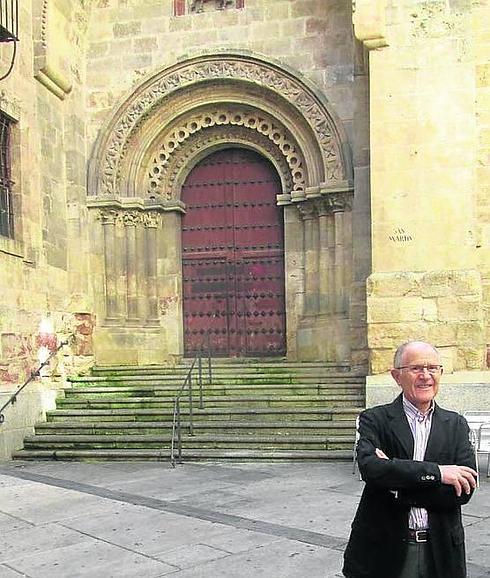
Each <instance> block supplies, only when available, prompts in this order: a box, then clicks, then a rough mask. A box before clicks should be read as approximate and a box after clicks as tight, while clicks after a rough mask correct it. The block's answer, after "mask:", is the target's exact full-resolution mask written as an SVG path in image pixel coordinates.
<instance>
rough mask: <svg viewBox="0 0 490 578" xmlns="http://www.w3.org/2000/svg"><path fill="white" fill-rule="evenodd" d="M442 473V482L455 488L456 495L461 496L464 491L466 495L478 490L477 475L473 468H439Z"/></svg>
mask: <svg viewBox="0 0 490 578" xmlns="http://www.w3.org/2000/svg"><path fill="white" fill-rule="evenodd" d="M439 470H440V471H441V482H442V483H443V484H447V485H449V486H454V491H455V492H456V495H457V496H458V497H459V496H461V494H462V492H463V491H464V492H465V493H466V494H469V493H470V492H471V489H472V488H476V477H477V475H478V474H477V473H476V472H475V470H474V469H473V468H469V467H468V466H439Z"/></svg>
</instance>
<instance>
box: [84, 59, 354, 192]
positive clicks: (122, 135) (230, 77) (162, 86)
mask: <svg viewBox="0 0 490 578" xmlns="http://www.w3.org/2000/svg"><path fill="white" fill-rule="evenodd" d="M223 81H230V82H234V83H237V82H247V83H249V82H253V83H254V85H256V86H257V88H258V89H261V90H264V91H267V92H268V93H269V94H271V93H272V95H271V96H273V95H274V93H276V94H277V97H276V98H277V99H278V100H280V101H281V102H283V101H287V102H288V103H289V105H288V106H292V107H293V108H295V109H296V111H297V113H299V114H300V115H301V116H302V117H303V118H304V120H305V121H306V122H307V124H308V125H309V126H310V128H311V130H312V131H313V134H314V135H315V137H316V141H317V145H318V147H319V151H320V153H321V156H322V159H323V167H324V168H323V170H324V173H325V174H324V179H325V181H327V182H329V183H340V182H344V181H346V180H348V179H349V178H350V174H349V172H350V168H349V167H348V162H347V161H346V159H345V158H344V157H343V156H342V152H341V138H340V133H339V129H338V128H337V126H336V125H335V123H334V121H333V118H332V116H331V115H330V114H329V112H328V111H327V108H326V104H325V103H323V102H322V100H321V98H320V97H319V96H317V95H316V94H315V92H314V91H313V90H312V89H310V88H309V87H307V86H306V85H305V84H304V83H302V82H301V81H299V80H298V79H297V78H296V77H294V76H293V75H291V74H289V73H287V72H286V71H284V70H282V69H280V68H278V67H276V66H275V65H273V64H270V63H266V62H264V61H260V60H258V59H251V58H245V57H241V56H238V55H230V54H220V55H215V56H206V57H202V58H197V59H193V60H190V61H188V62H184V63H179V64H178V65H176V66H174V67H172V68H170V69H167V70H164V71H162V72H161V73H159V74H157V75H155V76H154V77H153V78H151V79H150V80H148V81H147V82H146V83H145V84H144V85H143V86H142V87H140V89H138V90H137V91H136V92H135V93H134V95H133V96H132V97H131V98H130V99H129V101H128V102H127V103H125V104H124V105H123V106H122V107H121V108H120V109H119V110H118V111H117V112H116V114H115V116H114V118H113V120H112V122H111V123H110V125H109V127H108V130H107V131H106V132H105V134H104V135H102V137H101V139H100V140H99V142H98V143H97V147H96V148H97V149H98V150H96V151H95V154H94V155H93V158H94V161H93V163H94V167H93V168H94V169H95V171H96V174H95V175H94V176H95V182H94V183H93V187H91V192H92V193H93V194H94V193H95V194H96V195H118V194H119V185H118V181H119V178H120V175H119V168H120V165H121V161H122V159H123V158H124V156H125V154H126V152H127V151H126V148H125V147H126V143H127V142H128V140H129V139H130V138H131V136H132V134H133V133H134V131H136V130H137V129H138V126H139V124H140V123H141V122H142V121H143V120H144V119H146V118H148V117H149V116H150V115H151V114H152V113H153V112H154V111H156V110H157V109H158V108H159V106H160V105H161V103H162V101H163V99H165V98H167V97H169V96H170V95H171V94H174V93H175V92H176V91H178V90H182V89H183V88H188V87H189V88H190V87H191V86H192V85H196V84H198V83H202V82H206V83H209V82H217V83H222V82H223ZM212 122H213V120H212V119H211V121H210V123H212ZM243 122H246V119H243ZM275 125H276V126H280V122H277V123H275ZM204 126H205V124H203V127H204ZM186 128H187V130H188V127H186ZM196 130H197V128H196ZM255 130H257V129H255ZM267 130H271V128H270V127H268V128H267ZM282 137H283V135H279V134H278V136H277V139H279V140H280V139H281V138H282ZM183 138H184V139H185V138H186V136H185V135H184V136H183ZM174 148H175V147H174ZM172 150H173V149H172V147H170V146H169V143H167V148H166V150H165V151H164V152H165V153H167V152H172ZM162 160H165V158H164V159H162ZM293 164H294V163H293ZM91 168H92V167H91ZM293 178H294V175H293ZM296 178H298V179H299V178H300V177H299V175H297V177H296Z"/></svg>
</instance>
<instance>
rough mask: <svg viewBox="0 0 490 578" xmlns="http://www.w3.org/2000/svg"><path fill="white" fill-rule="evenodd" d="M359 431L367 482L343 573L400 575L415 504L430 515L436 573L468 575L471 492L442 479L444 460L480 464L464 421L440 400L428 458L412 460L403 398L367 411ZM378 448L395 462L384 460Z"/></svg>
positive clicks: (361, 577)
mask: <svg viewBox="0 0 490 578" xmlns="http://www.w3.org/2000/svg"><path fill="white" fill-rule="evenodd" d="M359 433H360V438H359V443H358V462H359V469H360V472H361V475H362V478H363V480H364V481H365V482H366V485H365V488H364V491H363V494H362V497H361V501H360V503H359V507H358V510H357V513H356V516H355V518H354V521H353V523H352V531H351V535H350V539H349V543H348V544H347V548H346V550H345V554H344V568H343V572H344V575H345V576H346V577H347V578H396V577H397V576H398V575H399V573H400V570H401V565H402V563H403V561H404V558H405V555H406V551H407V528H408V514H409V511H410V507H411V506H420V507H424V508H426V509H427V511H428V516H429V526H430V542H429V543H430V548H431V549H432V553H433V556H434V562H435V567H436V575H435V576H434V577H433V578H465V577H466V562H465V548H464V532H463V525H462V523H461V505H462V504H465V503H467V502H468V500H469V499H470V497H471V494H470V495H466V494H463V495H462V496H461V497H460V498H458V497H457V496H456V492H455V491H454V487H453V486H450V485H446V484H442V483H441V475H440V472H439V468H438V464H440V465H450V464H456V465H460V466H461V465H466V466H470V467H472V468H475V459H474V453H473V450H472V447H471V444H470V442H469V428H468V424H467V423H466V420H465V419H464V418H463V417H462V416H460V415H459V414H457V413H455V412H452V411H447V410H444V409H442V408H440V407H439V406H438V405H437V404H436V405H435V409H434V414H433V416H432V425H431V431H430V435H429V440H428V442H427V450H426V452H425V458H424V460H425V461H423V462H417V461H414V460H413V459H412V457H413V445H414V440H413V436H412V433H411V431H410V426H409V424H408V420H407V418H406V416H405V412H404V411H403V403H402V396H401V395H400V396H399V397H397V399H395V401H394V402H392V403H390V404H387V405H380V406H377V407H373V408H370V409H367V410H365V411H364V412H362V414H361V416H360V420H359ZM375 448H379V449H381V450H383V452H384V453H385V454H386V455H387V456H388V458H390V459H389V460H384V459H381V458H378V457H377V456H376V454H375Z"/></svg>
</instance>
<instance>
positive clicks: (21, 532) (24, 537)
mask: <svg viewBox="0 0 490 578" xmlns="http://www.w3.org/2000/svg"><path fill="white" fill-rule="evenodd" d="M90 540H91V538H89V537H88V536H84V535H83V534H80V533H79V532H75V531H72V530H70V529H68V528H64V527H62V526H59V525H57V524H53V523H51V524H42V525H39V526H30V527H28V528H21V529H17V530H16V531H11V532H8V533H5V534H3V535H2V538H1V548H0V562H2V563H4V564H5V563H9V562H10V561H11V560H13V559H15V558H19V557H29V556H38V555H44V554H45V553H46V552H48V551H49V550H53V549H57V548H61V547H65V546H70V545H72V544H79V543H83V542H89V541H90Z"/></svg>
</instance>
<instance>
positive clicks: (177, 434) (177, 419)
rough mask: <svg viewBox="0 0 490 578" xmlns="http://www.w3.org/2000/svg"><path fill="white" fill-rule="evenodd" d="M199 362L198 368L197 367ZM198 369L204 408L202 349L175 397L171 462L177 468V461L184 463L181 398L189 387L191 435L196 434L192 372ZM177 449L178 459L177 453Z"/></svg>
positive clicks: (200, 407) (209, 361)
mask: <svg viewBox="0 0 490 578" xmlns="http://www.w3.org/2000/svg"><path fill="white" fill-rule="evenodd" d="M207 359H208V380H209V383H211V380H212V369H211V353H210V351H209V348H208V354H207ZM196 362H197V368H196ZM193 371H197V383H198V386H199V409H204V398H203V390H202V382H203V379H202V373H203V368H202V351H200V352H199V353H198V354H197V355H196V356H195V357H194V359H193V361H192V364H191V366H190V368H189V371H188V372H187V375H186V378H185V379H184V383H183V384H182V385H181V387H180V390H179V392H178V393H177V395H176V396H175V398H174V415H173V420H172V440H171V442H170V463H171V464H172V467H173V468H175V462H176V461H178V462H179V463H182V422H181V412H180V398H181V397H182V396H183V395H184V393H185V392H186V389H188V392H187V395H188V399H189V426H188V427H189V435H191V436H192V435H194V410H193V392H192V373H193ZM176 451H177V459H176V457H175V453H176Z"/></svg>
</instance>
